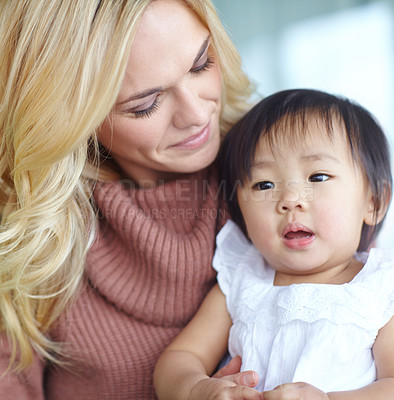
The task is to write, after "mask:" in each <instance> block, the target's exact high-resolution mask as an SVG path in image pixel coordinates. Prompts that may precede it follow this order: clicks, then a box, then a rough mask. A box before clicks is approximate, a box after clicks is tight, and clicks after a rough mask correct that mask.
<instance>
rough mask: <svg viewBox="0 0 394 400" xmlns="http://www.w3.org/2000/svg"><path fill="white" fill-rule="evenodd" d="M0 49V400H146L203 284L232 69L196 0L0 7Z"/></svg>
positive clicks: (238, 73)
mask: <svg viewBox="0 0 394 400" xmlns="http://www.w3.org/2000/svg"><path fill="white" fill-rule="evenodd" d="M0 37H1V41H2V43H1V46H0V59H1V65H0V99H1V100H0V138H1V158H0V171H1V177H0V185H1V192H0V199H1V203H0V207H1V231H0V282H1V283H0V326H1V332H0V376H1V377H0V398H1V399H18V400H23V399H29V400H35V399H56V400H61V399H73V400H77V399H154V398H155V395H154V391H153V388H152V372H153V368H154V365H155V362H156V360H157V358H158V357H159V355H160V353H161V352H162V351H163V350H164V348H165V347H166V345H167V344H168V343H170V342H171V341H172V339H173V338H174V337H175V335H177V334H178V332H180V330H181V329H182V327H183V326H185V325H186V323H187V322H188V321H189V320H190V318H191V317H192V316H193V314H194V313H195V311H196V310H197V308H198V306H199V304H200V303H201V301H202V299H203V298H204V296H205V295H206V293H207V292H208V290H209V289H210V288H211V286H212V285H213V283H214V281H215V274H214V272H213V270H212V269H211V261H212V256H213V250H214V238H215V234H216V233H217V232H218V229H219V228H220V227H221V226H222V224H223V223H224V220H225V219H226V214H225V212H224V210H223V209H222V208H221V204H220V203H221V201H220V200H221V199H220V196H219V191H218V190H219V187H218V186H219V185H218V183H217V180H216V172H215V166H214V161H215V158H216V155H217V152H218V149H219V145H220V138H221V135H222V134H223V133H224V132H226V130H227V129H228V128H229V127H230V126H231V125H232V124H233V123H234V122H235V121H236V120H237V119H238V118H239V117H240V116H241V115H242V114H243V113H244V111H245V110H246V108H247V100H248V97H249V94H250V92H251V88H250V84H249V81H248V79H247V78H246V77H245V75H244V74H243V72H242V70H241V65H240V60H239V57H238V54H237V53H236V51H235V49H234V47H233V45H232V44H231V42H230V40H229V38H228V37H227V35H226V33H225V31H224V29H223V27H222V26H221V24H220V22H219V21H218V19H217V16H216V14H215V11H214V9H213V6H212V4H211V3H210V1H209V0H185V1H181V0H156V1H155V0H105V1H99V0H69V1H64V0H45V1H41V0H39V1H38V0H9V1H3V2H0ZM237 363H238V361H237V360H236V361H234V363H233V365H232V366H229V367H228V368H227V370H223V371H219V373H218V376H223V375H225V374H230V373H234V372H236V370H237ZM251 377H252V378H253V375H251V374H248V373H242V374H236V375H231V376H227V377H225V378H224V379H232V380H237V381H238V382H240V383H245V384H247V383H248V380H250V378H251ZM249 383H250V384H251V385H253V384H254V382H253V379H252V380H251V382H249Z"/></svg>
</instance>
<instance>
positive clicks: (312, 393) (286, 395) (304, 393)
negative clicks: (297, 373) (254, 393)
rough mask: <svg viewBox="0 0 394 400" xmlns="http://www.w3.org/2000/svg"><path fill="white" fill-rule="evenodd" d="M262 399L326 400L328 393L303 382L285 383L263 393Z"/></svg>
mask: <svg viewBox="0 0 394 400" xmlns="http://www.w3.org/2000/svg"><path fill="white" fill-rule="evenodd" d="M263 399H264V400H328V395H327V394H326V393H324V392H322V391H321V390H319V389H318V388H316V387H314V386H312V385H309V384H308V383H304V382H297V383H285V384H283V385H279V386H278V387H276V388H275V389H274V390H270V391H268V392H264V393H263Z"/></svg>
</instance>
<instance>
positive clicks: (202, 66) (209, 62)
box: [190, 55, 215, 75]
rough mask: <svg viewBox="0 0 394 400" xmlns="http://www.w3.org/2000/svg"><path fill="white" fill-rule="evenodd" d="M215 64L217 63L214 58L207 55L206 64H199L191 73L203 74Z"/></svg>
mask: <svg viewBox="0 0 394 400" xmlns="http://www.w3.org/2000/svg"><path fill="white" fill-rule="evenodd" d="M214 63H215V59H214V57H212V56H208V55H207V56H206V59H205V62H203V63H202V64H201V63H198V64H197V65H195V66H194V67H193V68H192V69H191V70H190V72H191V73H192V74H196V75H198V74H201V73H202V72H204V71H207V70H208V69H209V68H210V67H211V66H212V65H213V64H214Z"/></svg>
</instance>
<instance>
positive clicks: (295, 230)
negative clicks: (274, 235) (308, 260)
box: [282, 223, 315, 250]
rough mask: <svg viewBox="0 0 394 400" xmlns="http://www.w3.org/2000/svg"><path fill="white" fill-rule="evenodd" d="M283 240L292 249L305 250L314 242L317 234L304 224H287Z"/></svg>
mask: <svg viewBox="0 0 394 400" xmlns="http://www.w3.org/2000/svg"><path fill="white" fill-rule="evenodd" d="M282 240H283V243H284V244H285V246H287V247H288V248H290V249H292V250H303V249H305V248H307V247H309V246H310V245H311V244H312V242H313V241H314V240H315V234H314V233H313V232H312V231H311V230H310V229H309V228H307V227H306V226H304V225H302V224H299V223H294V224H287V225H286V226H285V228H284V229H283V232H282Z"/></svg>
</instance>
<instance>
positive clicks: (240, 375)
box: [212, 356, 259, 387]
mask: <svg viewBox="0 0 394 400" xmlns="http://www.w3.org/2000/svg"><path fill="white" fill-rule="evenodd" d="M241 364H242V360H241V357H239V356H236V357H234V358H233V359H232V360H231V361H230V362H229V363H228V364H227V365H225V366H224V367H222V368H221V369H219V371H217V372H216V374H214V375H213V376H212V378H217V379H225V380H228V381H231V382H233V383H235V384H237V385H242V386H248V387H254V386H256V385H257V384H258V382H259V378H258V376H257V374H256V372H254V371H243V372H239V371H240V369H241Z"/></svg>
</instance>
